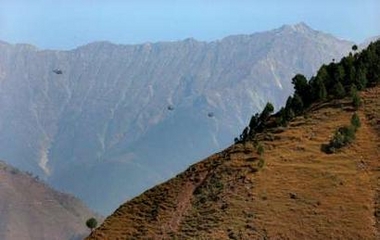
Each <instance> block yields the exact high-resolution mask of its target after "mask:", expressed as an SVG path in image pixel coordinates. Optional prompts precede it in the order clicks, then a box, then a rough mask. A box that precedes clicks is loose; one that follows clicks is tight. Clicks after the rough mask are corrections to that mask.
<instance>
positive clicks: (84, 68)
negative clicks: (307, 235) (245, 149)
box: [0, 23, 354, 214]
mask: <svg viewBox="0 0 380 240" xmlns="http://www.w3.org/2000/svg"><path fill="white" fill-rule="evenodd" d="M353 44H354V43H353V42H350V41H345V40H340V39H337V38H335V37H334V36H332V35H330V34H327V33H323V32H319V31H316V30H313V29H311V28H310V27H309V26H307V25H306V24H304V23H300V24H295V25H284V26H282V27H280V28H277V29H274V30H271V31H266V32H259V33H254V34H251V35H234V36H229V37H225V38H223V39H221V40H217V41H213V42H201V41H197V40H195V39H191V38H190V39H186V40H183V41H176V42H157V43H144V44H138V45H117V44H113V43H110V42H94V43H90V44H88V45H85V46H81V47H78V48H76V49H73V50H70V51H58V50H43V49H38V48H36V47H34V46H32V45H25V44H16V45H15V44H9V43H6V42H1V43H0V108H1V109H2V114H1V115H0V159H4V160H5V161H6V162H7V163H9V164H11V165H14V166H16V167H18V168H20V169H22V170H27V171H30V172H33V173H34V174H37V175H38V176H40V178H42V179H44V180H45V181H46V182H48V183H49V184H51V185H52V186H54V187H55V188H57V189H59V190H61V191H65V192H69V193H72V194H74V195H75V196H78V197H79V198H80V199H82V200H83V201H85V203H86V204H88V206H90V207H91V208H92V209H94V210H96V211H98V212H100V213H102V214H109V213H110V212H111V211H113V210H114V209H116V208H117V206H119V204H121V203H122V202H124V201H125V200H126V199H129V198H132V197H134V196H136V195H137V194H139V193H141V192H142V191H144V190H146V189H148V188H150V187H152V186H154V185H156V184H158V183H160V182H162V181H164V180H166V179H168V178H170V177H172V176H174V175H176V174H177V173H179V172H180V171H182V170H184V169H185V168H187V167H188V166H189V165H190V164H192V163H194V162H196V161H199V159H202V158H205V157H206V156H208V155H210V154H212V153H214V152H216V151H219V150H221V149H223V148H225V147H227V146H229V145H230V144H232V143H233V139H234V137H237V136H238V135H239V134H240V132H241V130H242V129H243V128H244V126H245V125H246V124H247V122H248V121H249V119H250V117H251V115H252V114H254V113H255V112H259V111H261V109H262V108H263V107H264V105H265V103H266V102H267V101H270V102H272V103H273V104H274V106H275V107H276V109H278V108H279V107H280V106H282V105H283V104H284V102H285V100H286V98H287V97H288V96H289V95H290V94H291V93H292V91H293V87H292V85H291V81H290V79H291V78H292V77H293V76H294V75H295V74H296V73H302V74H304V75H306V76H308V77H310V76H312V75H313V74H315V72H316V70H317V69H318V68H319V67H320V65H322V64H323V63H329V62H331V61H332V60H333V59H335V60H339V59H340V58H341V57H342V56H343V55H345V54H347V53H348V52H349V51H350V50H351V47H352V45H353ZM54 70H60V71H62V72H61V73H57V72H56V71H54Z"/></svg>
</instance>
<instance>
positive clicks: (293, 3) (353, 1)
mask: <svg viewBox="0 0 380 240" xmlns="http://www.w3.org/2000/svg"><path fill="white" fill-rule="evenodd" d="M299 22H305V23H306V24H308V25H309V26H310V27H312V28H314V29H316V30H321V31H324V32H328V33H331V34H333V35H335V36H337V37H339V38H344V39H347V40H352V41H356V42H357V43H359V42H361V41H363V40H364V39H366V38H368V37H372V36H375V35H380V0H318V1H316V0H255V1H254V0H251V1H248V0H190V1H185V0H131V1H128V0H123V1H122V0H0V40H3V41H7V42H10V43H30V44H33V45H36V46H38V47H40V48H43V49H44V48H49V49H72V48H75V47H77V46H80V45H83V44H86V43H89V42H93V41H111V42H114V43H123V44H134V43H143V42H157V41H175V40H182V39H185V38H189V37H193V38H195V39H197V40H204V41H212V40H216V39H221V38H223V37H225V36H228V35H232V34H251V33H255V32H259V31H266V30H271V29H274V28H278V27H280V26H282V25H283V24H295V23H299Z"/></svg>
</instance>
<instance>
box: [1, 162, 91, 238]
mask: <svg viewBox="0 0 380 240" xmlns="http://www.w3.org/2000/svg"><path fill="white" fill-rule="evenodd" d="M92 216H94V213H92V212H91V211H90V210H89V209H88V208H87V207H85V206H84V204H83V203H82V202H80V201H79V200H78V199H76V198H74V197H72V196H70V195H67V194H63V193H60V192H57V191H54V190H53V189H51V188H49V187H48V186H47V185H46V184H44V183H42V182H41V181H39V180H38V178H36V177H33V176H31V175H30V174H26V173H23V172H21V171H19V170H18V169H16V168H13V167H11V166H9V165H6V164H5V163H3V162H0V239H2V240H44V239H46V240H52V239H56V240H62V239H68V240H79V239H83V237H84V236H86V235H87V234H88V231H89V230H88V229H86V226H85V222H86V219H88V218H89V217H92Z"/></svg>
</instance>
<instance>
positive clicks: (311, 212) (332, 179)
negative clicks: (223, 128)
mask: <svg viewBox="0 0 380 240" xmlns="http://www.w3.org/2000/svg"><path fill="white" fill-rule="evenodd" d="M379 92H380V88H379V87H377V88H372V89H369V90H367V91H365V92H363V93H362V96H363V99H364V102H363V106H362V107H361V108H360V109H359V110H358V114H359V116H360V118H361V122H362V126H361V128H359V130H358V132H357V134H356V140H355V142H354V143H353V144H351V145H350V146H348V147H345V148H343V149H341V150H340V151H339V152H337V153H335V154H325V153H323V152H321V144H324V143H328V141H329V140H330V138H331V136H332V134H333V133H334V131H335V130H336V129H337V128H338V127H341V126H343V125H348V124H349V123H350V118H351V116H352V114H353V109H352V108H351V107H350V103H349V101H348V100H342V101H339V102H335V103H331V102H330V103H325V104H320V105H316V106H314V110H313V111H311V112H309V113H308V116H307V117H298V118H296V119H295V120H294V121H292V122H291V123H290V125H289V126H288V128H287V129H286V130H285V131H274V132H275V133H274V132H273V131H272V132H271V133H270V132H267V133H264V134H262V135H260V136H259V137H258V139H259V141H260V142H261V144H263V146H264V148H265V153H264V155H263V156H259V155H258V154H257V153H256V152H257V151H256V148H255V146H253V144H252V143H246V144H237V145H233V146H231V147H230V148H228V149H226V150H225V151H223V152H221V153H218V154H215V155H213V156H211V157H210V158H208V159H206V160H204V161H202V162H200V163H198V164H195V165H194V166H192V167H190V168H189V169H188V170H187V171H186V172H184V173H182V174H180V175H178V176H177V177H176V178H174V179H172V180H170V181H168V182H166V183H164V184H162V185H159V186H157V187H155V188H153V189H151V190H149V191H147V192H145V193H144V194H142V195H141V196H139V197H137V198H135V199H133V200H131V201H129V202H127V203H126V204H124V205H123V206H121V207H120V208H119V209H118V210H117V211H116V212H115V213H114V214H113V215H111V216H110V217H109V218H107V219H106V221H105V222H104V224H103V225H102V226H101V227H99V228H98V229H97V230H96V231H95V232H94V233H93V234H92V236H91V237H89V238H88V239H112V240H114V239H380V235H379V225H380V224H379V220H380V219H376V216H375V215H376V212H377V213H378V216H380V197H379V196H380V183H379V182H380V181H379V179H380V161H379V160H380V145H379V143H380V141H379V138H380V127H379V123H380V94H379Z"/></svg>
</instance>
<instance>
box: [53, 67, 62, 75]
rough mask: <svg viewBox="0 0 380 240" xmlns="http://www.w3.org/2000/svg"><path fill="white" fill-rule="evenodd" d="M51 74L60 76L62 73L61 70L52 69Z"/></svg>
mask: <svg viewBox="0 0 380 240" xmlns="http://www.w3.org/2000/svg"><path fill="white" fill-rule="evenodd" d="M53 72H54V73H55V74H62V73H63V72H62V70H61V69H59V68H56V69H54V70H53Z"/></svg>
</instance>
